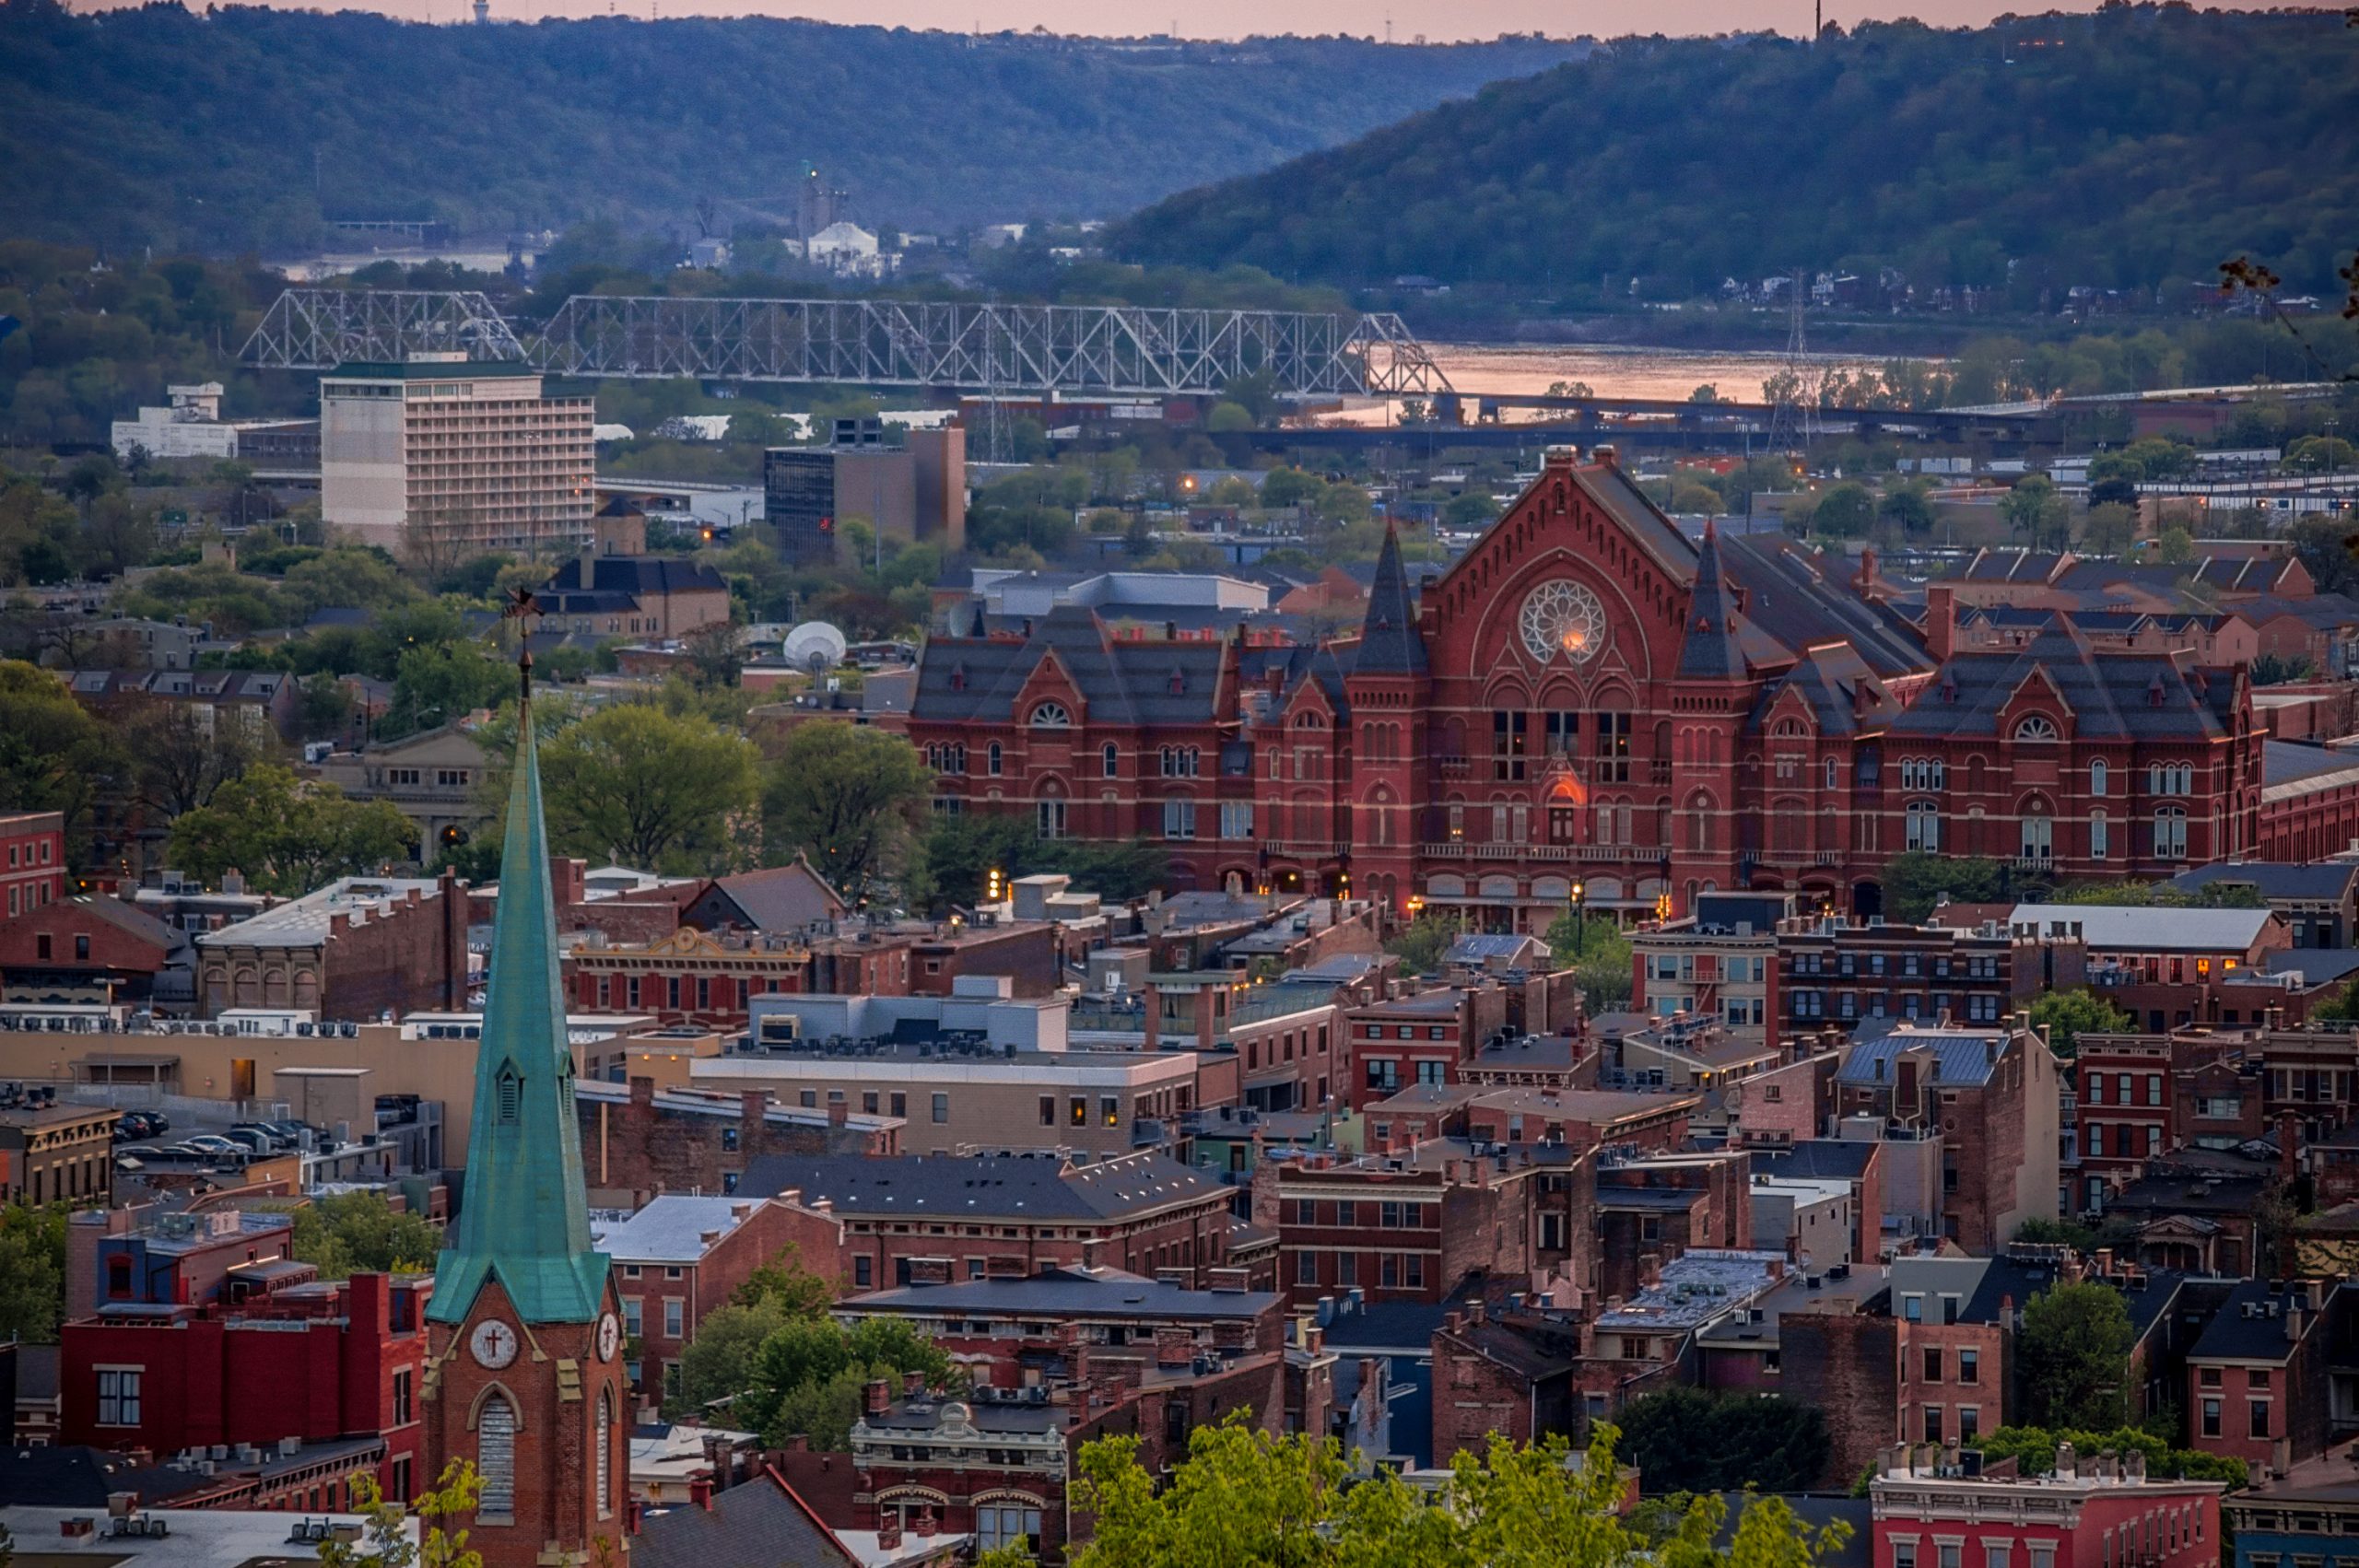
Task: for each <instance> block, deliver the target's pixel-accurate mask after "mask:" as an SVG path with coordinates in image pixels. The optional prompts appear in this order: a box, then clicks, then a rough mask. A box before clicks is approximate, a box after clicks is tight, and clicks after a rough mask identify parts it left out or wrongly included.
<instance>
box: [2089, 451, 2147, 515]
mask: <svg viewBox="0 0 2359 1568" xmlns="http://www.w3.org/2000/svg"><path fill="white" fill-rule="evenodd" d="M2145 477H2146V465H2145V464H2144V463H2142V462H2139V461H2138V460H2137V459H2136V458H2134V457H2131V456H2130V455H2129V454H2128V453H2126V452H2107V453H2106V454H2105V455H2104V456H2103V457H2099V458H2096V459H2094V460H2092V461H2091V462H2090V463H2089V505H2090V506H2092V507H2103V506H2119V507H2135V506H2136V505H2137V504H2138V486H2139V485H2140V484H2141V483H2142V481H2143V480H2144V479H2145Z"/></svg>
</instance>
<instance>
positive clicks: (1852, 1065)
mask: <svg viewBox="0 0 2359 1568" xmlns="http://www.w3.org/2000/svg"><path fill="white" fill-rule="evenodd" d="M2141 912H2143V911H2141ZM1994 1043H1995V1044H1996V1046H1997V1049H1995V1050H1994V1049H1993V1048H1992V1046H1993V1044H1994ZM2007 1043H2008V1035H2007V1032H2006V1031H2005V1030H2003V1029H1907V1028H1896V1029H1894V1030H1893V1031H1891V1032H1890V1033H1889V1034H1884V1035H1879V1036H1876V1037H1875V1038H1874V1039H1872V1040H1862V1041H1860V1043H1859V1044H1858V1045H1856V1046H1853V1047H1851V1054H1850V1055H1848V1056H1847V1057H1845V1058H1844V1059H1843V1065H1842V1067H1841V1068H1839V1069H1837V1071H1836V1074H1835V1081H1836V1082H1838V1083H1853V1084H1863V1083H1890V1082H1894V1080H1895V1076H1896V1074H1895V1071H1894V1069H1893V1065H1892V1063H1893V1059H1894V1058H1895V1057H1897V1056H1899V1055H1900V1054H1901V1052H1903V1051H1906V1050H1909V1049H1912V1048H1914V1047H1924V1048H1925V1049H1926V1050H1928V1051H1931V1053H1932V1057H1933V1071H1932V1074H1931V1077H1929V1078H1927V1079H1926V1080H1925V1083H1926V1084H1936V1083H1939V1084H1959V1083H1968V1084H1976V1083H1987V1082H1989V1079H1990V1073H1991V1070H1992V1069H1993V1068H1994V1067H1995V1066H1997V1064H1998V1059H1999V1058H2000V1057H2001V1056H2002V1055H2004V1054H2005V1052H2006V1047H2007ZM1879 1069H1881V1071H1878V1070H1879ZM1920 1086H1921V1085H1920Z"/></svg>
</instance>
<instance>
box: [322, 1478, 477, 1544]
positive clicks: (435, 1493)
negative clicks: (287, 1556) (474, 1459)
mask: <svg viewBox="0 0 2359 1568" xmlns="http://www.w3.org/2000/svg"><path fill="white" fill-rule="evenodd" d="M351 1482H352V1509H351V1511H352V1512H353V1513H355V1514H358V1515H360V1517H361V1526H360V1538H359V1539H358V1540H327V1541H323V1542H321V1543H320V1545H319V1548H318V1550H319V1559H320V1562H321V1564H322V1568H483V1553H482V1552H480V1551H477V1550H475V1549H474V1548H473V1547H470V1546H469V1545H468V1544H467V1532H466V1531H465V1530H463V1529H456V1528H454V1527H453V1524H454V1522H455V1521H457V1520H459V1519H463V1518H464V1517H466V1516H467V1515H471V1514H473V1513H474V1512H475V1505H476V1504H478V1503H480V1502H481V1501H482V1500H483V1477H482V1476H481V1475H480V1474H478V1473H477V1472H476V1470H475V1466H474V1465H473V1464H471V1463H469V1462H468V1461H467V1460H465V1459H453V1460H452V1461H451V1462H450V1463H449V1464H448V1465H446V1466H444V1467H443V1469H442V1473H441V1475H440V1476H439V1477H437V1478H436V1479H435V1481H434V1485H433V1486H432V1487H431V1488H430V1489H429V1490H428V1491H427V1492H425V1493H424V1494H423V1495H421V1496H420V1497H419V1498H418V1499H417V1502H415V1503H410V1504H405V1503H404V1502H403V1501H402V1500H401V1499H399V1498H389V1497H387V1496H386V1495H385V1494H384V1492H383V1490H382V1489H381V1488H380V1487H379V1486H378V1484H377V1478H376V1476H375V1475H374V1474H373V1473H371V1472H370V1471H369V1470H365V1469H361V1470H355V1471H353V1472H352V1477H351ZM413 1521H414V1522H415V1525H416V1527H417V1539H415V1540H413V1539H411V1529H412V1525H413Z"/></svg>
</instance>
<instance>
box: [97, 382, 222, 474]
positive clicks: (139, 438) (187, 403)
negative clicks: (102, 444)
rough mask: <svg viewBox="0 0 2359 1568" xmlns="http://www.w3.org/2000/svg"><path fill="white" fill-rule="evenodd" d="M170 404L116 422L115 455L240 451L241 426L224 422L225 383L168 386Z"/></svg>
mask: <svg viewBox="0 0 2359 1568" xmlns="http://www.w3.org/2000/svg"><path fill="white" fill-rule="evenodd" d="M164 391H165V392H166V394H167V395H169V396H170V398H171V400H172V403H171V406H170V407H169V408H143V409H141V410H140V411H139V417H138V418H136V419H118V420H116V421H115V422H114V455H115V456H116V457H118V458H121V459H122V460H123V462H130V461H131V458H132V454H133V453H134V452H135V451H142V452H146V453H147V455H148V456H149V457H211V458H231V457H235V456H237V455H238V427H236V426H235V425H224V424H223V423H221V383H220V382H218V381H202V382H199V383H198V384H196V385H194V386H186V387H166V388H165V389H164Z"/></svg>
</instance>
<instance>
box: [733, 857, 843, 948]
mask: <svg viewBox="0 0 2359 1568" xmlns="http://www.w3.org/2000/svg"><path fill="white" fill-rule="evenodd" d="M713 889H714V891H715V892H717V893H718V894H720V895H721V896H722V898H724V899H725V900H727V902H728V903H729V904H731V905H733V906H734V907H735V908H736V910H737V912H738V913H739V914H740V915H742V916H744V917H745V921H744V923H745V925H746V926H748V927H749V928H751V929H752V930H758V931H795V930H803V929H804V927H806V926H808V925H810V924H811V923H812V922H813V921H815V920H826V919H833V918H835V917H836V916H838V915H840V914H842V913H843V912H844V909H845V907H846V906H845V904H844V901H843V898H842V897H841V895H839V894H838V893H837V892H836V890H835V889H834V888H832V887H830V886H828V885H827V879H826V878H825V877H823V876H821V875H820V874H819V873H818V872H816V871H813V870H812V869H811V868H810V866H809V865H807V864H805V863H804V861H802V860H795V861H793V862H792V863H791V864H788V865H783V866H772V867H770V868H769V869H768V870H766V871H758V872H738V873H737V874H735V875H734V876H724V877H717V878H715V879H714V881H713Z"/></svg>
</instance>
